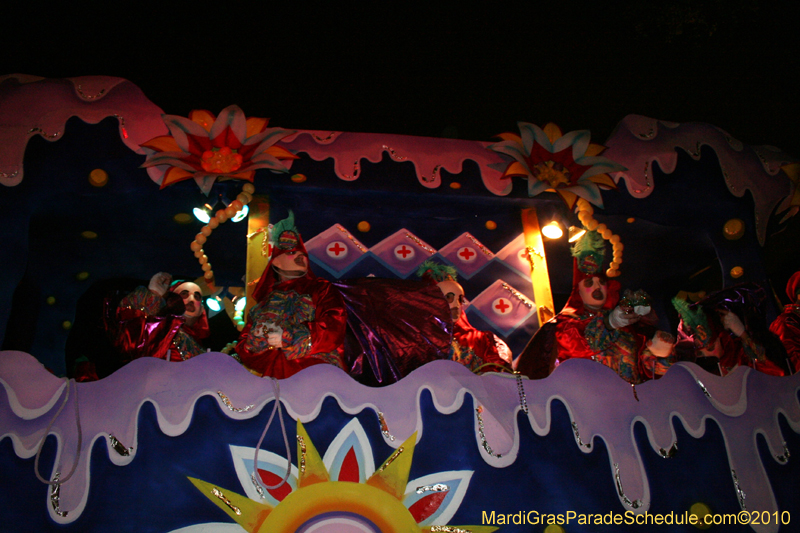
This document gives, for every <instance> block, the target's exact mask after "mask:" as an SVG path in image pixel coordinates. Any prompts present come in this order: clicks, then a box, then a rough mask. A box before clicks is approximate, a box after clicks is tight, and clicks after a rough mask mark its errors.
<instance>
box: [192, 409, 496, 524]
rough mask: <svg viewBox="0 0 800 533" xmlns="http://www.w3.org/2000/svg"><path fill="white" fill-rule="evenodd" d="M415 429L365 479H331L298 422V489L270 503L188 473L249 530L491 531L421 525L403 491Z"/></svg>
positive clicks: (195, 484)
mask: <svg viewBox="0 0 800 533" xmlns="http://www.w3.org/2000/svg"><path fill="white" fill-rule="evenodd" d="M416 438H417V434H416V432H415V433H414V434H413V435H411V436H410V437H409V438H408V439H407V440H406V441H405V442H404V443H403V444H402V445H401V446H400V447H399V448H398V449H397V450H395V452H394V453H392V455H390V456H389V457H388V458H387V459H386V461H384V462H383V464H382V465H381V466H380V468H378V469H377V470H376V471H375V473H374V474H373V475H372V476H371V477H370V478H369V479H367V481H366V483H355V482H351V481H331V480H330V475H329V473H328V469H327V468H326V467H325V464H324V463H323V461H322V458H321V457H320V455H319V452H317V449H316V447H315V446H314V443H313V442H312V441H311V438H310V437H309V436H308V434H307V433H306V430H305V428H304V427H303V424H302V423H301V422H300V421H298V422H297V457H298V471H299V476H298V479H297V489H296V490H294V491H292V492H291V493H290V494H289V495H288V496H286V497H285V498H284V499H283V500H282V501H281V502H280V503H279V504H278V505H276V506H275V507H273V506H271V505H267V504H265V503H261V502H256V501H253V500H251V499H250V498H248V497H247V496H243V495H241V494H237V493H235V492H232V491H229V490H227V489H222V488H219V487H217V486H215V485H213V484H211V483H208V482H206V481H202V480H199V479H195V478H192V477H190V478H189V480H190V481H191V482H192V483H193V484H194V486H195V487H197V488H198V489H199V490H200V492H202V493H203V494H205V495H206V497H208V498H209V499H210V500H211V501H213V502H214V503H215V504H216V505H217V506H218V507H220V508H221V509H222V510H223V511H225V512H226V513H227V514H228V515H229V516H230V517H231V518H233V520H235V521H236V522H237V523H238V524H239V525H240V526H242V527H243V528H244V529H245V530H246V531H248V532H250V533H256V532H261V533H263V532H270V533H272V532H276V533H277V532H284V531H285V532H295V531H305V530H316V531H323V530H327V528H328V527H331V528H334V527H335V528H336V529H337V530H339V531H376V532H378V531H379V532H384V533H393V532H398V533H399V532H406V533H428V532H431V533H433V532H437V531H441V532H451V533H490V532H492V531H496V530H497V528H496V527H493V526H425V527H420V526H419V524H418V523H417V522H416V520H415V519H414V517H413V516H412V515H411V513H410V512H409V510H408V508H407V507H406V506H405V505H404V504H403V496H404V492H405V489H406V485H407V483H408V475H409V471H410V469H411V461H412V459H413V456H414V443H415V441H416Z"/></svg>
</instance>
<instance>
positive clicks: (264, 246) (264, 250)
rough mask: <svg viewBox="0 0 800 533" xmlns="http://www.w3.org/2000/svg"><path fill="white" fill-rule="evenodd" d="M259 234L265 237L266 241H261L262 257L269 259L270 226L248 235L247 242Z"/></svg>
mask: <svg viewBox="0 0 800 533" xmlns="http://www.w3.org/2000/svg"><path fill="white" fill-rule="evenodd" d="M259 234H263V235H264V240H263V241H261V257H269V226H265V227H263V228H258V229H257V230H255V231H254V232H253V233H248V234H247V240H250V239H252V238H253V237H255V236H256V235H259Z"/></svg>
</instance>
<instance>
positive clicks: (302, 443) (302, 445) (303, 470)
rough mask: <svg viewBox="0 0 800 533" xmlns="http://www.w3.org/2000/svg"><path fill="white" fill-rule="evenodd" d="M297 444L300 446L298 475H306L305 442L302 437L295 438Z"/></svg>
mask: <svg viewBox="0 0 800 533" xmlns="http://www.w3.org/2000/svg"><path fill="white" fill-rule="evenodd" d="M297 444H299V445H300V475H301V476H302V475H303V474H305V473H306V441H305V439H303V437H302V435H298V436H297Z"/></svg>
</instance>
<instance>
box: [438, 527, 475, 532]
mask: <svg viewBox="0 0 800 533" xmlns="http://www.w3.org/2000/svg"><path fill="white" fill-rule="evenodd" d="M430 531H431V533H472V530H471V529H463V528H460V527H455V526H431V529H430Z"/></svg>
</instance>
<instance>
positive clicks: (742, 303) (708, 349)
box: [678, 283, 786, 376]
mask: <svg viewBox="0 0 800 533" xmlns="http://www.w3.org/2000/svg"><path fill="white" fill-rule="evenodd" d="M765 299H766V293H765V292H764V290H763V289H762V288H761V287H759V286H758V285H756V284H754V283H743V284H740V285H735V286H733V287H729V288H726V289H723V290H721V291H718V292H716V293H714V294H712V295H710V296H707V297H706V298H704V299H703V300H701V301H699V302H697V303H695V304H693V305H692V308H696V309H701V310H702V311H703V313H704V314H705V316H706V317H707V322H708V328H709V330H710V331H708V332H698V331H696V330H697V328H696V327H695V328H694V329H693V328H692V327H687V324H686V323H685V322H684V321H681V324H680V325H679V327H678V338H679V339H685V340H690V341H691V342H692V343H693V344H694V348H695V356H696V357H697V358H698V359H699V358H700V357H706V358H712V359H713V358H716V359H718V363H719V371H720V373H721V375H723V376H725V375H727V374H728V373H729V372H731V371H733V369H735V368H736V367H737V366H749V367H751V368H755V369H756V370H758V371H760V372H763V373H765V374H769V375H772V376H783V375H785V371H784V369H783V368H782V365H783V361H784V360H785V359H786V353H785V350H784V349H783V346H782V345H781V344H780V342H778V340H777V339H776V338H775V337H774V336H773V335H772V333H770V332H769V331H768V330H767V327H766V323H765V321H764V315H765V311H764V308H763V306H764V302H765ZM720 312H723V313H724V312H728V313H732V314H734V315H736V317H737V318H738V320H739V321H740V322H741V323H742V326H743V327H744V331H743V334H742V336H741V337H739V336H736V335H734V334H733V333H732V332H730V331H728V330H727V329H726V328H725V327H724V326H723V325H722V323H721V319H720V314H719V313H720Z"/></svg>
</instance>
